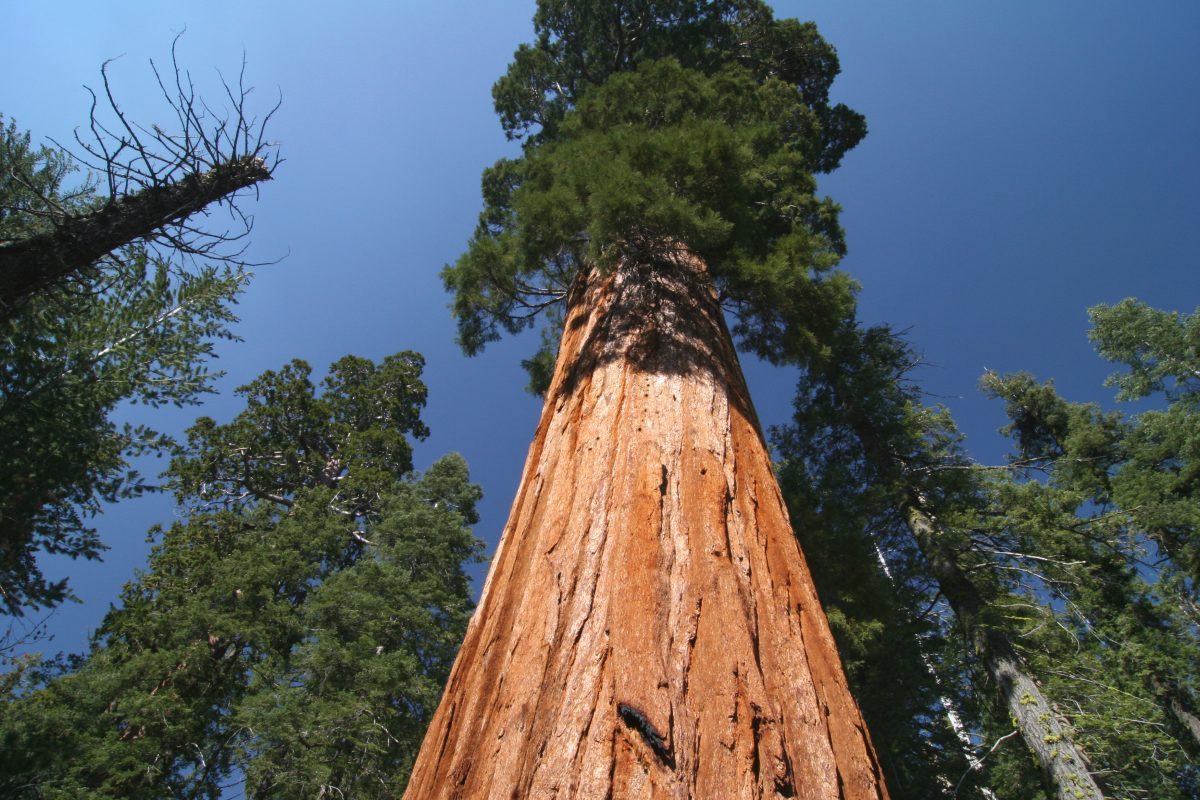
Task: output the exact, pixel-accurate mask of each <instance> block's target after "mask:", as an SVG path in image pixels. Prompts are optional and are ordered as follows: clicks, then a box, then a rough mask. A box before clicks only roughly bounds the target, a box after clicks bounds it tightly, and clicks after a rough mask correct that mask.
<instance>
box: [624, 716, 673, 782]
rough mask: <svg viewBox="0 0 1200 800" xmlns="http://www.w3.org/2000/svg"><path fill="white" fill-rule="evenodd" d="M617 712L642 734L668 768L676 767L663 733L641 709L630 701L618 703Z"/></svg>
mask: <svg viewBox="0 0 1200 800" xmlns="http://www.w3.org/2000/svg"><path fill="white" fill-rule="evenodd" d="M617 714H618V715H619V716H620V717H621V721H622V722H624V723H625V724H626V725H628V726H629V727H630V728H633V729H634V730H635V731H637V732H638V733H639V734H640V735H641V737H642V741H643V742H645V743H646V746H647V747H649V748H650V749H651V750H653V751H654V755H656V756H657V757H658V760H659V761H661V762H662V763H663V764H664V765H665V766H666V767H667V768H668V769H675V756H673V755H672V754H671V751H670V749H668V748H667V743H666V741H665V740H664V739H663V735H662V734H661V733H659V732H658V730H657V729H656V728H655V727H654V725H653V724H652V723H651V722H650V720H649V719H647V718H646V715H645V714H644V713H643V712H642V711H641V709H638V708H635V707H634V706H631V705H629V704H628V703H617Z"/></svg>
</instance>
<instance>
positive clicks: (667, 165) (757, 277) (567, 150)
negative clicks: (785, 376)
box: [443, 0, 865, 361]
mask: <svg viewBox="0 0 1200 800" xmlns="http://www.w3.org/2000/svg"><path fill="white" fill-rule="evenodd" d="M535 26H536V29H537V32H538V39H537V42H536V44H534V45H524V46H522V48H521V49H519V50H518V51H517V54H516V56H515V58H514V61H513V63H512V65H511V66H510V68H509V71H508V73H507V74H506V75H505V76H504V77H503V78H502V79H501V80H500V81H499V82H498V83H497V84H496V87H495V90H494V95H495V98H496V108H497V112H498V113H499V114H500V116H501V120H502V122H503V123H504V125H505V127H506V130H507V131H508V132H509V134H510V135H512V136H514V137H518V138H524V140H525V141H524V147H523V153H522V156H521V157H520V158H517V159H504V160H501V161H500V162H498V163H497V164H496V165H495V166H493V167H492V168H490V169H489V170H487V171H486V172H485V173H484V177H483V197H484V210H483V213H482V214H481V215H480V221H479V225H478V227H477V228H476V231H475V234H474V236H473V237H472V238H471V241H470V243H469V246H468V250H467V252H466V253H465V254H464V255H463V256H462V257H461V258H460V259H459V260H458V262H457V263H456V264H454V265H453V266H450V267H447V268H446V270H445V271H444V272H443V278H444V281H445V283H446V287H447V289H448V290H449V291H450V292H452V293H453V295H454V302H453V309H454V312H455V315H456V316H457V318H458V321H459V339H460V342H461V344H462V345H463V347H464V349H465V350H466V351H467V352H468V353H475V352H477V351H478V350H479V349H480V348H482V347H483V346H484V345H485V344H486V343H487V342H489V341H493V340H495V339H496V338H498V337H499V336H500V335H501V334H502V333H503V332H509V333H515V332H517V331H519V330H522V329H524V328H526V327H528V326H531V325H533V324H535V321H536V319H537V316H538V314H539V312H541V311H543V310H544V309H546V308H549V307H553V306H555V305H556V304H558V303H560V302H561V301H562V299H563V297H564V295H565V293H566V292H567V290H568V289H569V288H570V286H571V284H572V282H573V281H574V280H575V279H576V277H577V276H580V275H587V274H588V272H589V271H590V270H592V269H599V270H602V271H603V270H605V269H608V268H611V267H612V266H613V265H615V264H616V263H618V262H619V261H621V260H623V259H627V260H636V261H639V262H643V263H653V262H654V261H655V259H656V258H658V257H660V256H662V255H664V254H669V253H673V252H677V251H679V250H686V251H690V252H692V253H694V254H696V255H698V256H699V257H700V258H702V259H703V260H704V261H705V262H706V263H707V264H708V266H709V269H710V272H711V274H712V277H713V280H714V282H715V283H716V285H717V287H718V290H719V291H720V292H721V296H722V299H723V301H724V302H726V303H727V305H728V306H729V308H730V309H731V310H733V311H735V312H737V317H738V321H739V322H738V325H737V327H736V328H735V333H736V334H738V336H739V337H740V338H741V340H742V342H743V344H744V345H746V346H748V347H749V348H751V349H753V350H754V351H755V352H758V353H759V354H761V355H764V356H766V357H768V358H771V359H773V360H776V361H788V360H797V359H799V358H801V357H802V356H803V355H804V354H806V353H810V352H813V351H815V350H819V348H820V347H821V346H822V342H823V341H824V339H825V337H826V336H827V335H828V334H829V333H830V331H831V330H832V328H833V327H834V326H835V324H836V322H837V321H838V320H839V319H841V318H842V317H843V316H844V315H845V314H846V313H847V311H848V310H849V309H850V308H851V307H852V304H853V294H854V284H853V282H852V281H850V279H849V278H847V277H846V276H845V275H843V274H840V273H837V272H835V271H834V270H833V267H834V266H835V264H836V263H837V261H838V259H839V258H840V256H841V255H842V254H843V252H844V243H843V240H842V233H841V229H840V227H839V225H838V221H837V217H838V207H837V206H836V205H835V204H834V203H832V202H831V201H830V200H829V199H828V198H820V197H818V196H817V187H816V181H815V178H814V174H816V173H819V172H823V171H828V170H830V169H833V168H834V167H835V166H836V165H837V163H838V162H839V161H840V159H841V157H842V155H843V154H844V153H845V152H846V150H848V149H849V148H850V147H852V146H854V144H856V143H857V142H858V141H859V140H860V139H861V138H862V136H863V135H864V133H865V124H864V123H863V121H862V118H861V116H859V115H857V114H855V113H854V112H852V111H850V110H849V109H847V108H845V107H844V106H840V105H838V106H831V105H830V104H829V102H828V89H829V85H830V83H831V82H832V80H833V77H834V76H835V75H836V74H837V71H838V66H837V58H836V55H835V54H834V51H833V49H832V48H831V47H830V46H829V45H828V44H826V43H825V42H824V41H823V40H822V39H821V38H820V36H819V35H818V34H817V32H816V30H815V28H814V27H813V26H812V25H801V24H800V23H797V22H795V21H794V20H785V21H777V20H775V19H774V18H773V17H772V15H771V12H770V10H769V9H768V8H767V7H766V6H765V5H763V4H762V3H759V2H751V1H748V0H743V1H741V2H723V3H700V2H659V3H656V2H645V1H643V2H634V3H628V4H620V5H618V6H613V4H609V3H601V2H572V3H564V2H542V3H540V4H539V7H538V13H537V17H535ZM535 129H536V132H535Z"/></svg>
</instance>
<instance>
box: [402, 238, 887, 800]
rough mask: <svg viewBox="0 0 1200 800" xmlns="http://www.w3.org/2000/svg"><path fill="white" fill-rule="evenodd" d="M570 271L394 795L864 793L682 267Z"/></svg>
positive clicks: (863, 740)
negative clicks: (548, 350) (482, 554)
mask: <svg viewBox="0 0 1200 800" xmlns="http://www.w3.org/2000/svg"><path fill="white" fill-rule="evenodd" d="M660 261H661V263H658V264H655V265H652V266H651V265H645V264H630V263H623V264H621V265H618V266H617V267H616V268H614V269H613V270H611V271H610V272H609V273H607V274H605V275H601V274H600V273H593V274H592V276H591V280H590V281H589V282H588V283H587V284H586V285H583V284H581V285H579V286H577V287H576V289H575V291H574V293H573V296H572V298H571V303H570V307H569V310H568V315H567V319H566V327H565V332H564V334H563V339H562V346H561V349H560V354H559V360H558V367H557V371H556V373H555V376H554V380H553V383H552V385H551V387H550V390H549V391H548V392H547V395H546V404H545V408H544V410H543V413H542V419H541V422H540V424H539V426H538V429H537V433H536V435H535V437H534V441H533V444H532V446H531V448H530V452H529V458H528V461H527V462H526V465H525V472H524V475H523V476H522V480H521V485H520V488H519V489H518V491H517V497H516V500H515V501H514V504H513V508H512V513H511V516H510V518H509V522H508V526H507V527H506V529H505V531H504V535H503V538H502V539H501V542H500V546H499V548H498V550H497V552H496V556H495V559H494V561H493V563H492V568H491V572H490V574H489V575H488V580H487V584H486V586H485V587H484V590H483V595H482V597H481V598H480V603H479V608H478V610H477V611H476V614H475V617H474V619H473V620H472V621H471V624H470V627H469V628H468V630H467V635H466V641H465V642H464V643H463V647H462V650H461V651H460V653H459V656H458V660H457V661H456V663H455V665H454V669H453V672H452V673H451V676H450V680H449V683H448V685H447V688H446V692H445V695H444V696H443V698H442V701H441V705H440V706H439V708H438V710H437V713H436V714H435V716H434V719H433V722H432V724H431V725H430V728H429V732H428V733H427V735H426V737H425V741H424V743H423V745H422V748H421V752H420V754H419V756H418V758H417V762H416V765H415V766H414V768H413V773H412V778H411V780H410V783H409V786H408V791H407V793H406V794H405V797H406V798H410V800H417V799H418V798H421V799H424V798H497V799H498V798H504V800H509V798H560V799H565V798H588V799H589V800H590V799H591V798H713V799H714V800H715V799H718V798H743V797H754V798H758V797H771V798H774V797H797V798H871V799H872V800H880V799H881V798H886V797H887V791H886V789H885V788H884V786H883V780H882V777H881V773H880V769H879V766H878V764H877V763H876V760H875V755H874V751H873V749H872V746H871V743H870V740H869V737H868V735H867V732H866V729H865V727H864V725H863V721H862V717H861V715H860V714H859V711H858V708H857V706H856V705H855V703H854V700H853V699H852V698H851V696H850V693H849V691H848V689H847V686H846V680H845V677H844V675H843V672H842V668H841V664H840V662H839V659H838V656H837V652H836V650H835V648H834V643H833V638H832V637H831V635H830V632H829V627H828V624H827V622H826V620H825V615H824V613H823V611H822V610H821V607H820V604H819V603H818V601H817V596H816V592H815V590H814V588H813V583H812V580H811V578H810V576H809V572H808V568H807V566H806V565H805V562H804V557H803V555H802V554H801V552H800V549H799V546H798V545H797V542H796V538H795V536H793V534H792V531H791V528H790V525H789V522H788V518H787V512H786V511H785V509H784V505H783V501H782V499H781V497H780V493H779V488H778V486H777V484H776V481H775V476H774V474H773V473H772V470H771V464H770V460H769V458H768V456H767V451H766V448H765V446H764V443H763V438H762V435H761V433H760V431H759V427H758V423H757V420H756V418H755V415H754V411H753V408H752V407H751V404H750V399H749V396H748V393H747V390H746V385H745V381H744V379H743V377H742V373H741V369H740V367H739V366H738V362H737V357H736V355H735V353H734V351H733V347H732V344H731V341H730V337H729V333H728V331H727V330H726V328H725V324H724V321H723V319H722V317H721V315H720V311H719V308H718V305H717V303H716V301H715V299H714V297H713V294H712V290H711V286H710V284H709V281H708V276H707V273H706V270H705V269H704V267H703V265H701V264H699V263H698V262H696V261H695V260H693V259H687V258H683V257H673V258H665V259H661V260H660Z"/></svg>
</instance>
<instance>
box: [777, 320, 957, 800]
mask: <svg viewBox="0 0 1200 800" xmlns="http://www.w3.org/2000/svg"><path fill="white" fill-rule="evenodd" d="M828 356H829V357H828V360H825V361H814V362H812V363H811V364H810V366H809V368H808V369H806V370H805V371H804V372H803V373H802V375H801V378H800V381H799V384H798V387H797V393H796V403H795V413H794V417H793V422H792V424H791V425H788V426H786V427H783V428H778V429H776V430H774V431H773V432H772V439H773V443H774V447H775V449H776V452H777V453H778V454H779V456H780V457H781V459H782V462H781V464H780V468H779V477H780V486H781V488H782V490H783V493H784V497H785V499H786V501H787V504H788V509H789V512H790V514H791V518H792V524H793V528H794V529H795V531H796V535H797V536H798V538H799V539H800V542H801V545H802V546H803V548H804V552H805V555H806V558H807V560H808V563H809V566H810V568H811V569H812V573H813V579H814V581H815V583H816V585H817V591H818V593H819V594H820V597H821V604H822V607H823V608H824V609H825V611H826V614H827V615H828V617H829V621H830V626H831V627H832V629H833V633H834V638H835V639H836V641H837V645H838V652H839V654H840V655H841V658H842V662H843V665H844V666H845V668H846V672H847V677H848V679H849V681H850V686H851V689H852V691H853V692H854V696H855V699H856V700H857V701H858V703H859V705H860V707H861V708H862V711H863V715H864V717H865V718H866V721H867V726H868V728H869V730H870V731H871V738H872V741H873V742H874V744H875V747H876V749H877V751H878V753H879V758H880V762H881V764H882V765H883V768H884V770H885V773H886V776H887V780H888V788H889V791H890V793H891V795H892V796H893V797H896V798H930V797H951V796H953V795H954V791H955V789H956V784H957V783H958V781H959V779H960V777H962V776H964V775H966V774H967V772H968V766H969V765H968V763H967V760H966V749H967V748H966V747H964V745H963V743H961V742H960V741H958V739H956V733H955V731H954V729H953V727H952V725H951V724H950V723H949V719H950V718H949V714H957V715H959V717H965V719H963V720H962V722H961V724H962V725H964V726H965V725H968V724H971V723H973V722H975V720H976V719H977V717H971V716H968V714H969V712H970V704H969V701H968V698H965V697H964V696H963V694H962V692H963V688H964V686H965V681H964V675H965V674H967V673H966V671H965V670H964V669H963V666H962V661H963V657H962V654H961V653H960V652H959V649H958V648H959V645H960V643H959V642H956V641H955V639H954V631H953V630H951V629H947V628H945V627H944V626H943V624H942V623H941V614H942V613H943V610H942V609H941V608H940V605H939V603H938V592H937V587H936V584H935V582H934V580H933V579H932V578H931V577H930V576H929V575H928V570H927V568H926V566H925V564H924V561H923V558H922V555H921V553H920V551H919V549H918V548H917V547H916V546H915V543H914V542H913V540H912V536H911V534H910V533H909V531H908V528H907V520H906V517H905V515H904V514H903V512H902V509H903V508H904V506H905V503H906V497H907V494H908V492H909V491H911V490H914V488H915V487H914V486H913V485H912V484H911V483H910V482H909V481H908V478H910V477H911V476H909V475H908V474H907V473H905V471H904V470H903V469H902V465H903V464H904V463H908V464H911V466H912V467H913V468H914V469H915V470H916V474H918V475H925V476H928V475H930V474H932V469H933V468H934V467H935V466H936V465H937V462H936V460H935V459H933V458H931V455H932V453H935V452H937V451H938V448H941V449H948V450H951V451H952V450H953V448H954V447H955V445H956V444H957V437H955V436H953V435H948V434H947V433H946V431H944V430H943V429H944V427H945V422H944V414H941V413H937V412H921V411H919V410H917V409H915V408H914V407H913V406H912V405H911V404H910V403H909V402H908V401H909V399H910V396H911V393H912V392H913V391H914V390H913V388H912V386H911V385H910V384H907V383H906V382H905V380H904V375H905V373H906V372H907V371H908V370H909V369H910V368H911V367H912V365H913V364H914V363H915V358H914V356H913V354H912V353H911V352H910V351H909V349H908V348H907V347H906V346H905V345H904V344H903V342H901V341H900V340H899V339H898V338H896V337H895V336H894V335H893V334H892V333H891V332H890V331H888V330H886V329H882V328H880V329H871V330H862V329H859V328H857V327H856V326H853V325H849V324H847V325H845V326H844V327H843V328H842V329H841V330H840V331H839V335H838V337H837V338H836V340H835V342H834V345H833V347H832V348H831V350H830V352H829V354H828ZM862 426H866V427H868V428H869V429H870V430H872V431H874V432H876V434H877V435H878V437H879V441H882V442H886V443H887V446H888V452H889V454H893V455H895V456H896V457H897V459H893V458H891V457H887V458H883V457H880V454H879V453H878V452H872V450H871V449H870V448H869V446H868V443H867V442H866V441H864V438H863V437H862V436H860V435H859V430H860V429H861V428H862ZM931 442H933V443H935V444H936V447H931V446H930V443H931ZM941 475H942V477H944V478H946V479H947V480H948V481H950V482H958V483H961V482H962V474H961V473H959V472H957V471H948V472H944V473H941ZM921 487H922V490H923V491H926V492H929V493H937V494H938V496H944V495H945V493H946V492H947V491H950V489H951V486H950V484H949V483H947V484H944V485H937V484H934V483H933V482H931V481H929V480H925V481H924V482H923V483H922V484H921ZM959 788H960V789H961V791H960V793H959V795H958V796H959V797H975V796H978V795H976V794H974V793H973V792H972V783H971V782H969V781H967V782H964V784H963V785H962V786H961V787H959Z"/></svg>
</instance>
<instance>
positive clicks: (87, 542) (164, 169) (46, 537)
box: [0, 63, 278, 615]
mask: <svg viewBox="0 0 1200 800" xmlns="http://www.w3.org/2000/svg"><path fill="white" fill-rule="evenodd" d="M101 74H102V76H103V81H104V97H105V98H106V100H107V104H108V111H109V112H110V115H109V116H110V118H105V117H103V115H102V113H101V111H100V109H101V108H103V106H101V105H100V103H99V102H97V103H96V104H94V105H93V109H92V114H91V120H90V125H89V127H88V130H89V131H90V132H91V133H92V135H93V138H91V139H83V138H79V141H78V145H79V154H78V156H72V155H71V154H69V153H68V152H66V151H65V150H63V149H61V148H59V147H45V146H42V147H34V146H32V145H31V143H30V136H29V134H27V133H24V132H22V131H20V130H19V129H18V128H17V126H16V124H15V123H14V122H12V121H11V120H9V121H7V122H5V121H4V120H3V119H2V118H0V364H2V366H0V442H2V444H0V470H2V471H3V475H2V476H0V613H3V614H11V615H20V614H22V613H24V611H26V610H28V609H30V608H37V607H47V606H53V605H55V604H57V603H59V602H60V601H62V600H63V599H64V598H66V597H68V596H69V588H68V586H67V582H66V581H65V580H60V581H48V580H46V579H45V578H44V576H43V574H42V572H41V569H40V567H39V565H38V554H39V553H42V552H44V553H49V554H57V555H66V556H69V557H72V558H89V559H92V558H97V557H99V555H100V553H101V552H102V551H103V549H104V545H103V543H102V542H101V541H100V539H99V537H98V536H97V534H96V531H95V529H94V528H93V527H92V526H91V525H90V524H89V519H90V518H91V517H93V516H94V515H95V514H96V513H98V511H99V509H100V508H101V507H102V505H103V504H105V503H111V502H113V501H115V500H119V499H121V498H127V497H131V496H134V495H137V494H139V493H141V492H144V491H146V490H147V489H148V486H147V484H146V483H145V482H144V481H143V480H142V479H141V477H140V476H139V475H138V474H137V472H136V471H135V470H134V469H132V468H131V466H130V464H131V463H132V460H133V459H134V458H136V457H137V456H139V455H141V454H145V453H148V452H160V453H161V452H163V451H164V449H166V448H167V447H169V446H170V444H171V442H170V439H169V438H167V437H165V436H163V435H161V434H160V433H158V432H156V431H155V430H154V429H153V428H151V427H150V426H148V425H147V424H145V423H139V424H133V425H124V426H121V425H118V424H116V423H115V422H114V421H113V413H114V411H116V410H117V409H118V407H120V406H121V405H122V404H130V403H132V404H137V405H144V406H150V407H155V406H161V405H164V404H174V405H187V404H192V403H196V402H198V400H199V398H200V397H201V396H202V395H203V394H204V393H206V392H207V391H209V390H210V386H211V383H212V381H213V379H214V378H215V377H216V376H217V375H218V373H216V372H213V371H211V370H210V369H209V368H208V366H207V364H208V362H209V360H210V358H211V357H212V355H213V351H214V346H215V344H216V342H218V341H220V340H222V339H233V338H235V337H234V335H233V333H232V332H231V327H230V326H231V325H232V323H233V322H235V321H236V317H235V315H234V313H233V308H232V307H233V305H234V304H235V302H236V300H237V297H238V295H239V294H240V292H241V291H242V290H243V289H244V287H245V285H246V283H247V281H248V279H249V273H248V272H247V270H246V264H245V263H244V262H243V260H242V258H241V254H242V247H243V246H244V245H242V244H241V243H240V240H241V239H243V237H244V236H245V235H246V234H247V233H249V230H250V226H251V222H250V217H249V216H247V215H246V213H245V212H244V211H243V210H242V209H241V208H240V207H239V205H238V199H237V195H238V193H239V192H240V191H242V190H244V189H246V188H248V187H251V186H254V185H255V184H257V183H259V182H261V181H264V180H269V179H270V177H271V174H272V172H273V170H274V168H275V166H276V165H277V163H278V158H277V155H275V148H274V146H273V145H270V144H269V143H267V142H266V140H265V139H264V138H263V134H264V126H265V125H266V122H267V120H268V119H269V118H270V114H269V113H268V114H267V115H266V117H265V118H264V119H263V120H262V121H260V122H256V121H255V120H254V119H252V118H250V117H249V116H247V115H248V113H249V110H248V108H247V107H246V101H247V97H248V95H249V89H248V88H246V87H245V86H244V85H242V84H241V83H240V82H239V83H238V85H237V86H236V87H233V88H231V87H229V86H226V87H225V89H226V94H227V99H228V101H229V103H230V104H231V106H232V107H231V108H229V109H228V110H227V111H228V113H227V114H226V115H225V116H222V115H220V113H219V112H220V107H219V106H217V105H209V104H206V103H205V102H204V101H203V100H202V99H201V98H199V97H197V96H196V93H195V90H194V88H193V87H192V85H191V83H190V80H189V79H188V77H187V74H186V73H185V72H183V71H181V70H180V68H179V66H178V64H177V63H176V64H175V70H174V74H173V75H171V74H160V73H158V72H157V70H156V71H155V74H156V77H157V78H158V80H159V85H160V86H162V87H164V89H163V91H164V96H165V99H166V101H167V105H168V108H169V109H170V112H171V114H172V116H174V117H176V120H175V123H176V124H177V126H178V127H177V128H176V129H175V130H174V131H170V130H168V129H165V128H164V127H160V126H158V125H150V126H143V125H140V124H138V123H135V122H133V121H132V120H130V119H129V118H128V117H127V116H126V115H125V113H124V111H123V110H122V109H121V106H120V105H119V104H118V103H117V101H116V100H115V94H114V91H113V88H112V87H111V86H110V84H109V80H108V75H107V72H106V71H105V70H104V69H103V68H102V70H101ZM168 85H170V86H171V87H172V91H170V92H168V91H167V89H166V88H165V87H166V86H168ZM93 96H94V95H93ZM214 205H223V206H225V208H226V209H227V210H228V211H229V212H230V213H231V215H232V217H233V220H234V221H235V223H234V225H233V226H232V227H230V228H228V229H225V230H221V229H219V228H217V229H211V228H207V227H206V226H205V225H204V224H201V223H198V222H196V221H195V219H194V218H195V217H196V216H197V215H198V214H200V213H201V212H203V211H205V209H206V208H208V207H210V206H214Z"/></svg>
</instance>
